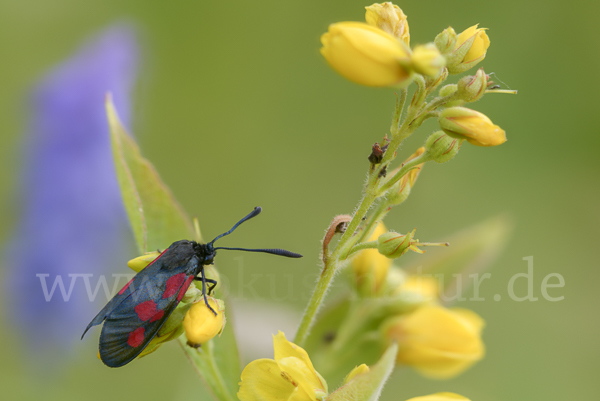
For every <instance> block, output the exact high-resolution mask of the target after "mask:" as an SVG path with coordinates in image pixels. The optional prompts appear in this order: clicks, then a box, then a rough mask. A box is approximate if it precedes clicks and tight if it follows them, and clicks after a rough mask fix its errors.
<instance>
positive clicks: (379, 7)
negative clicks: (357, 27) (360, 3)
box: [365, 2, 410, 46]
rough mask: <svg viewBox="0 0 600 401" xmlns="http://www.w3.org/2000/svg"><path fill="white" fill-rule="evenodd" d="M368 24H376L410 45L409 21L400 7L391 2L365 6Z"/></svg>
mask: <svg viewBox="0 0 600 401" xmlns="http://www.w3.org/2000/svg"><path fill="white" fill-rule="evenodd" d="M365 8H366V9H367V12H366V14H365V19H366V20H367V24H369V25H372V26H376V27H377V28H379V29H382V30H384V31H386V32H387V33H389V34H390V35H393V36H395V37H396V38H397V39H400V40H401V41H403V42H404V43H405V44H406V46H410V34H409V32H408V21H407V20H406V15H404V13H403V12H402V10H401V9H400V7H398V6H397V5H395V4H392V3H390V2H386V3H381V4H377V3H375V4H373V5H370V6H368V7H365Z"/></svg>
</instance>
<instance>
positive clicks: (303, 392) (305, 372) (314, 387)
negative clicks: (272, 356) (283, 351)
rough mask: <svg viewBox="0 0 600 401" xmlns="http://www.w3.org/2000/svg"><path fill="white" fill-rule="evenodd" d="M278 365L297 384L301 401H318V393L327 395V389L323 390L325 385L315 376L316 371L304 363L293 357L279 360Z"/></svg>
mask: <svg viewBox="0 0 600 401" xmlns="http://www.w3.org/2000/svg"><path fill="white" fill-rule="evenodd" d="M277 365H278V366H279V369H281V371H282V372H284V373H285V374H286V375H287V376H288V377H290V378H291V379H292V380H293V382H294V383H295V384H297V386H298V397H300V399H310V400H313V401H316V400H317V397H316V393H317V392H318V393H320V394H323V393H325V394H326V393H327V391H326V389H324V388H323V383H321V381H320V379H319V378H318V377H317V376H316V375H315V374H314V369H311V368H310V367H309V366H308V365H306V364H305V363H304V361H302V360H300V359H298V358H295V357H293V356H291V357H287V358H281V359H279V360H277Z"/></svg>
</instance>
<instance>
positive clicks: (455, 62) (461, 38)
mask: <svg viewBox="0 0 600 401" xmlns="http://www.w3.org/2000/svg"><path fill="white" fill-rule="evenodd" d="M485 31H486V29H485V28H477V25H473V26H472V27H470V28H467V29H465V30H464V31H463V32H462V33H461V34H460V35H458V38H457V39H456V45H455V47H454V50H453V51H452V53H451V54H450V55H449V56H448V63H447V67H448V72H449V73H450V74H459V73H461V72H464V71H466V70H468V69H469V68H471V67H473V66H474V65H476V64H477V63H479V62H480V61H481V60H483V59H484V58H485V54H486V52H487V49H488V47H490V38H488V36H487V34H486V33H485Z"/></svg>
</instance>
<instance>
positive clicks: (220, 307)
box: [183, 297, 225, 347]
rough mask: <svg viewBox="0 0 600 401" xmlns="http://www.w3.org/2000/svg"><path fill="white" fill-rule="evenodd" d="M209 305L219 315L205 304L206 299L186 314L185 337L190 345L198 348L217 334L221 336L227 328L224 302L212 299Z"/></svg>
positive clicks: (194, 305)
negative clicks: (224, 328)
mask: <svg viewBox="0 0 600 401" xmlns="http://www.w3.org/2000/svg"><path fill="white" fill-rule="evenodd" d="M208 303H209V305H210V306H211V308H213V310H214V311H215V312H217V315H216V316H215V314H214V313H213V311H211V310H210V309H208V307H207V306H206V303H205V302H204V299H201V300H200V301H198V302H196V303H195V304H193V305H192V307H191V308H190V310H189V311H188V312H187V313H186V314H185V319H183V327H184V328H185V336H186V337H187V339H188V345H190V346H192V347H198V346H200V345H201V344H204V343H205V342H207V341H208V340H210V339H211V338H213V337H214V336H216V335H217V334H220V333H221V332H222V331H223V327H225V314H224V313H223V312H224V311H225V306H224V303H223V301H221V300H220V299H215V298H212V297H209V298H208Z"/></svg>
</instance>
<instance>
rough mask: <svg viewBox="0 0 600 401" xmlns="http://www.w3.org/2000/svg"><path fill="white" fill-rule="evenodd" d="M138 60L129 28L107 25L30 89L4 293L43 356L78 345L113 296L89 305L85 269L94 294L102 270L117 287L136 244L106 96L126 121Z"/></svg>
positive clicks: (100, 294)
mask: <svg viewBox="0 0 600 401" xmlns="http://www.w3.org/2000/svg"><path fill="white" fill-rule="evenodd" d="M137 56H138V47H137V44H136V40H135V37H134V34H133V31H132V30H131V29H130V27H128V26H125V25H118V26H113V27H110V28H109V29H107V30H105V31H103V32H102V33H101V34H100V35H99V36H98V37H96V38H94V39H93V40H92V41H90V42H87V43H86V44H85V45H84V46H83V47H82V48H81V49H80V50H79V51H78V52H77V53H76V54H74V55H73V56H72V57H71V58H70V59H68V60H67V61H65V62H64V63H63V64H61V65H59V66H58V67H56V68H55V69H53V70H52V71H51V72H50V73H49V74H47V76H45V77H44V79H43V80H42V81H41V82H40V83H39V84H38V85H37V87H36V88H35V89H34V91H33V98H32V105H31V119H30V125H29V130H28V136H27V140H26V144H25V154H24V165H23V170H24V171H23V176H22V182H21V185H22V191H21V199H20V203H21V218H20V221H19V226H18V227H17V229H16V230H15V235H14V236H13V237H12V240H11V243H10V244H9V249H8V252H7V258H8V261H7V262H8V267H9V280H7V282H8V285H9V288H8V289H7V292H8V294H9V296H10V300H11V301H10V304H11V306H10V309H11V313H12V317H13V320H14V322H15V324H16V328H17V330H18V331H19V332H20V337H21V338H22V340H23V341H26V344H27V348H28V349H30V350H31V351H34V352H36V354H37V356H38V358H39V356H40V355H39V353H38V352H40V351H45V350H48V349H52V351H54V352H56V351H60V352H63V351H64V350H65V349H66V348H70V346H73V345H74V341H76V340H79V338H80V336H81V333H82V332H83V329H84V328H85V326H86V325H87V323H88V322H89V321H90V320H91V319H92V318H93V317H94V315H95V314H96V312H97V308H98V303H104V302H105V301H107V299H106V296H105V295H104V290H103V289H102V288H100V290H99V291H98V293H97V295H96V303H93V302H91V301H90V299H89V296H88V292H89V291H88V289H86V286H85V283H84V281H85V279H84V276H82V274H84V275H85V274H87V277H88V279H87V280H89V283H90V284H91V290H92V291H95V289H96V285H97V283H98V279H99V277H100V275H107V282H108V288H109V289H111V290H112V285H113V282H114V279H113V278H112V277H111V272H118V271H119V267H121V266H122V265H123V264H124V262H123V259H122V258H123V257H124V256H123V255H124V251H125V249H126V246H127V245H129V244H130V242H129V241H130V240H129V239H128V237H129V233H128V231H127V229H126V227H127V223H126V218H125V213H124V208H123V205H122V200H121V195H120V192H119V188H118V184H117V180H116V175H115V171H114V166H113V161H112V154H111V148H110V137H109V131H108V125H107V122H106V115H105V110H104V98H105V94H106V93H107V92H108V91H110V92H112V94H113V99H114V102H115V103H116V105H117V108H118V110H119V113H120V115H121V117H122V118H123V120H124V122H125V123H126V124H127V122H128V121H129V111H130V107H129V94H130V90H131V88H132V85H133V83H134V80H135V75H136V69H137V68H136V67H137ZM121 272H123V271H121ZM74 274H75V275H79V276H73V275H74ZM90 274H93V276H91V277H90ZM40 275H42V276H40ZM69 275H71V276H69ZM57 277H61V278H62V282H63V285H64V290H65V291H66V294H67V295H69V292H70V291H71V289H72V292H71V294H70V296H69V297H68V301H65V299H66V298H67V297H64V296H63V295H64V294H63V293H62V291H61V288H60V284H58V283H56V280H57ZM44 282H45V284H46V289H45V290H46V291H44V286H43V284H44ZM124 283H125V281H122V282H121V285H123V284H124ZM53 287H54V292H53V293H52V297H51V299H50V301H48V299H47V298H48V294H49V293H50V291H51V290H52V289H53ZM71 287H72V288H71ZM44 292H46V293H44ZM38 360H39V359H38Z"/></svg>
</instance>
